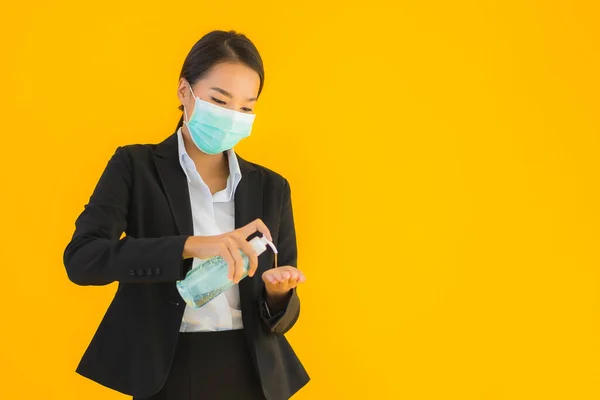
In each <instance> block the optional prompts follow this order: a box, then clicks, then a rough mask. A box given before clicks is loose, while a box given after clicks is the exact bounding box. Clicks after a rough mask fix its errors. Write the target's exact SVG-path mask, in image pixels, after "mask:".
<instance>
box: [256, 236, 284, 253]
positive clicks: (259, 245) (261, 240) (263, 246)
mask: <svg viewBox="0 0 600 400" xmlns="http://www.w3.org/2000/svg"><path fill="white" fill-rule="evenodd" d="M250 245H251V246H252V248H253V249H254V251H256V255H259V256H260V255H261V254H262V253H264V252H265V251H267V246H269V247H270V248H271V250H273V253H275V254H277V248H276V247H275V245H274V244H273V242H271V241H270V240H269V239H267V238H266V237H264V236H262V237H258V236H257V237H255V238H254V239H252V240H251V241H250Z"/></svg>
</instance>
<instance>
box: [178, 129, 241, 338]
mask: <svg viewBox="0 0 600 400" xmlns="http://www.w3.org/2000/svg"><path fill="white" fill-rule="evenodd" d="M177 139H178V148H179V163H180V164H181V168H182V169H183V171H184V172H185V175H186V176H187V181H188V188H189V192H190V204H191V205H192V218H193V220H194V235H195V236H213V235H220V234H222V233H227V232H231V231H233V230H234V229H235V204H234V194H235V190H236V188H237V185H238V183H239V182H240V180H241V179H242V173H241V172H240V166H239V164H238V160H237V157H236V155H235V153H234V151H233V150H228V151H227V157H228V159H229V177H228V178H227V187H226V188H225V189H224V190H221V191H220V192H217V193H215V194H214V195H213V194H211V192H210V189H209V188H208V186H207V185H206V183H204V181H203V180H202V177H201V176H200V174H199V173H198V171H197V170H196V165H195V164H194V161H193V160H192V159H191V158H190V156H189V155H188V153H187V151H186V150H185V145H184V142H183V135H182V132H181V128H179V129H178V130H177ZM200 261H201V260H199V259H197V258H194V260H193V266H192V268H194V267H195V266H196V265H198V264H199V263H200ZM242 328H243V324H242V311H241V304H240V290H239V286H238V285H234V286H233V287H232V288H231V289H229V290H227V291H226V292H225V293H222V294H220V295H219V296H217V297H216V298H215V299H213V300H212V301H210V302H209V303H207V304H205V305H204V306H203V307H201V308H194V307H191V306H189V305H186V307H185V312H184V313H183V320H182V321H181V327H180V329H179V331H180V332H199V331H226V330H233V329H242Z"/></svg>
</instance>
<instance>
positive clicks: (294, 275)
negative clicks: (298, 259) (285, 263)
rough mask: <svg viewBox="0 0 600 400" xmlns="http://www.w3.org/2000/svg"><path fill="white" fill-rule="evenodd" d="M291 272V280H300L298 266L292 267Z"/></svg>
mask: <svg viewBox="0 0 600 400" xmlns="http://www.w3.org/2000/svg"><path fill="white" fill-rule="evenodd" d="M288 272H289V273H290V279H289V281H290V282H297V281H298V276H299V275H300V272H299V271H298V270H297V269H296V268H290V270H289V271H288Z"/></svg>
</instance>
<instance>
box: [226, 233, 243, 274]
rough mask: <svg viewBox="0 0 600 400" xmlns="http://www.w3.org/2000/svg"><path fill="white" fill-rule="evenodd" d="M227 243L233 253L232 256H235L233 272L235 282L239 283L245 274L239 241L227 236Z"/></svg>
mask: <svg viewBox="0 0 600 400" xmlns="http://www.w3.org/2000/svg"><path fill="white" fill-rule="evenodd" d="M225 244H226V245H227V248H228V249H229V252H230V253H231V257H232V258H233V260H234V262H235V264H234V266H235V270H234V272H233V283H238V282H239V281H240V280H241V279H242V275H243V274H244V260H243V259H242V254H241V253H240V247H239V246H238V244H237V242H236V241H235V240H234V239H232V238H231V237H227V238H225Z"/></svg>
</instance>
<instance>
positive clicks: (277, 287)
mask: <svg viewBox="0 0 600 400" xmlns="http://www.w3.org/2000/svg"><path fill="white" fill-rule="evenodd" d="M262 279H263V281H264V282H265V288H266V290H267V295H268V296H269V297H270V298H271V299H273V300H278V299H280V298H282V297H284V296H285V295H287V294H288V293H289V291H290V290H292V289H293V288H295V287H296V286H298V285H299V284H301V283H304V282H306V277H305V276H304V274H303V273H302V272H300V271H299V270H298V269H297V268H294V267H291V266H289V265H286V266H282V267H279V268H272V269H269V270H267V271H265V272H264V273H263V274H262Z"/></svg>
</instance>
